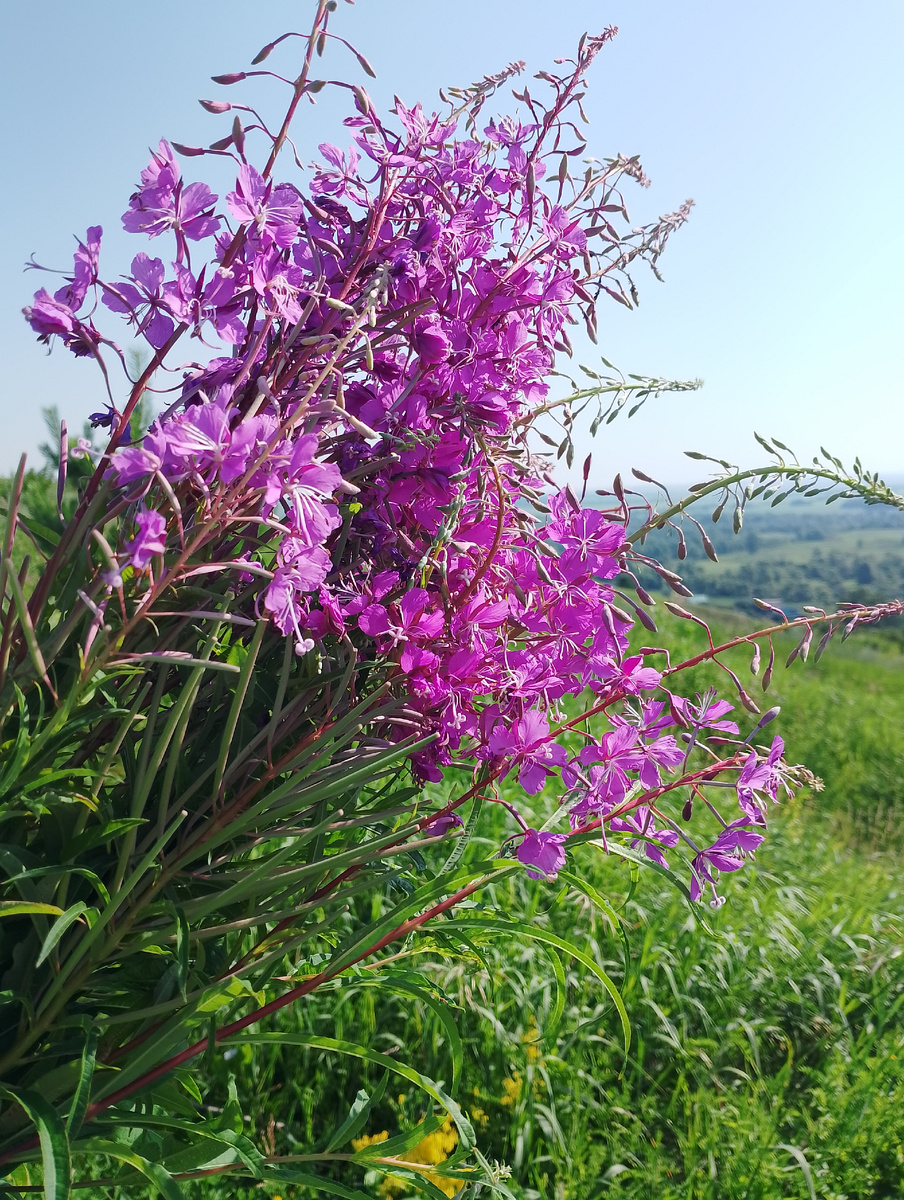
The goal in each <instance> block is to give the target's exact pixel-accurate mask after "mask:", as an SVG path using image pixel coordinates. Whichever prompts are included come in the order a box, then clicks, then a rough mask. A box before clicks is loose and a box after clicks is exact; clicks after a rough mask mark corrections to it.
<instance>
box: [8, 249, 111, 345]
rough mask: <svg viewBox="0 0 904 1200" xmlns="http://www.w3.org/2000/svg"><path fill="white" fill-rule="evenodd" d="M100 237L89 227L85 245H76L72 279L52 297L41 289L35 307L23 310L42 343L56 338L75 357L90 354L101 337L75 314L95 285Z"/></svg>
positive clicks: (36, 295)
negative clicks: (59, 339)
mask: <svg viewBox="0 0 904 1200" xmlns="http://www.w3.org/2000/svg"><path fill="white" fill-rule="evenodd" d="M102 233H103V230H102V229H101V227H100V225H92V226H91V228H90V229H89V230H88V232H87V234H86V237H85V241H84V242H79V244H78V250H76V252H75V254H74V256H73V271H72V275H71V276H69V278H68V279H67V282H66V283H65V285H64V286H63V287H61V288H58V289H57V291H56V292H54V294H53V295H52V296H51V295H50V293H49V292H48V291H47V289H46V288H41V290H40V291H39V292H36V293H35V298H34V303H33V304H31V305H29V306H28V307H26V308H24V309H23V310H22V312H23V314H24V316H25V320H26V321H27V322H28V323H29V325H30V326H31V327H32V329H33V330H34V331H35V333H36V334H37V335H38V337H39V339H40V340H41V341H42V342H49V340H50V338H51V337H53V336H54V335H56V336H57V337H59V338H61V339H62V341H63V343H64V345H66V346H67V347H68V348H69V349H70V350H72V352H73V353H74V354H75V355H77V356H84V355H86V354H90V353H92V351H93V348H94V347H96V346H97V343H98V340H99V336H100V335H99V334H98V332H97V330H96V329H95V328H94V326H93V325H92V324H91V322H90V321H83V320H80V319H79V318H78V317H77V316H76V313H77V312H78V310H79V309H80V308H81V307H82V305H83V304H84V302H85V297H86V296H87V294H88V289H89V288H90V287H91V286H92V285H93V284H94V283H96V282H97V261H98V257H99V255H100V239H101V235H102Z"/></svg>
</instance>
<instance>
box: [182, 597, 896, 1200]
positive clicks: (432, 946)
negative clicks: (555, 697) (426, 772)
mask: <svg viewBox="0 0 904 1200" xmlns="http://www.w3.org/2000/svg"><path fill="white" fill-rule="evenodd" d="M719 619H720V620H721V621H722V625H721V626H716V627H714V634H715V635H716V637H717V638H722V637H730V636H733V635H734V634H735V633H736V632H738V631H739V630H740V629H742V628H743V627H744V626H743V622H744V621H745V620H746V619H745V618H740V617H737V618H732V619H731V621H729V622H728V624H727V625H726V624H725V617H724V614H723V615H722V616H721V617H720V618H719ZM747 627H748V628H752V626H750V625H749V624H748V626H747ZM667 632H668V638H669V644H670V645H671V646H672V647H673V661H674V658H675V655H676V654H678V653H680V652H681V651H682V649H684V650H685V651H687V652H691V651H692V650H693V649H694V648H700V647H701V646H702V644H703V639H702V631H701V630H700V629H699V628H697V627H694V626H691V625H689V624H688V623H686V622H685V623H680V622H678V621H677V620H673V619H668V630H667ZM792 645H793V642H789V643H788V644H787V645H784V644H782V645H780V646H779V648H778V649H779V655H780V658H782V659H783V658H784V656H785V655H786V654H787V652H788V650H789V649H790V648H791V646H792ZM735 657H736V659H737V662H736V663H735V665H736V667H737V668H739V669H745V668H744V666H743V663H744V655H743V654H742V653H740V652H739V653H737V654H736V656H735ZM711 678H712V669H711V668H710V669H705V670H704V669H700V670H698V671H697V678H696V679H695V680H694V681H693V683H692V686H694V687H701V688H702V687H705V686H706V685H707V684H708V683H709V682H710V680H711ZM748 678H749V676H748ZM769 702H772V703H781V704H782V705H783V712H782V714H781V716H780V718H779V719H778V720H777V721H776V722H775V723H774V725H772V726H770V727H769V730H768V731H767V732H768V733H769V734H770V737H771V731H772V730H777V731H778V732H781V734H782V735H783V736H784V737H785V739H786V741H787V743H788V751H787V754H788V757H789V759H790V760H791V761H801V762H804V763H806V764H807V765H808V766H809V768H810V769H811V770H812V771H813V772H814V773H815V774H816V775H818V776H819V777H820V779H821V782H822V785H823V786H822V790H821V791H820V790H815V789H811V790H809V791H806V792H801V793H799V794H798V795H797V796H796V797H795V798H794V799H793V800H788V801H786V802H785V803H783V804H782V805H779V806H776V807H775V809H774V810H773V813H772V814H771V828H770V837H769V838H768V840H767V842H766V843H765V844H764V846H763V847H762V848H761V850H760V851H759V853H758V856H757V860H756V863H755V864H750V865H749V866H748V867H746V868H745V870H743V871H742V872H739V873H737V874H736V875H732V876H727V877H724V884H725V888H724V890H725V894H726V895H727V896H728V901H727V903H726V904H725V905H724V906H723V907H722V908H721V909H719V910H718V911H713V910H712V909H711V908H709V907H708V906H706V905H703V906H698V907H696V908H694V909H692V908H691V907H690V906H689V905H688V903H687V902H686V900H685V899H684V897H683V896H682V895H681V894H680V893H679V891H678V890H677V889H676V888H675V887H673V886H671V884H670V882H669V881H668V880H667V879H665V878H663V877H662V876H660V875H657V874H655V873H654V872H652V871H647V870H640V871H639V872H638V871H637V870H636V869H634V870H632V868H631V866H630V864H628V863H625V862H624V861H620V860H617V859H615V858H610V857H607V856H606V855H605V854H604V853H603V852H602V850H601V849H600V848H599V847H596V846H586V847H583V848H581V849H580V850H579V851H578V852H577V854H576V855H575V856H574V858H575V861H573V862H572V863H571V864H570V866H571V869H572V870H573V871H574V872H575V874H576V875H579V876H581V877H582V878H583V879H584V880H586V881H589V882H590V883H591V884H592V885H593V886H594V887H595V888H596V889H598V891H599V893H600V894H601V895H602V896H603V897H604V898H605V899H606V901H607V902H608V904H609V905H611V907H612V909H613V910H614V912H615V914H617V915H616V917H615V920H614V921H613V919H612V915H607V914H606V913H605V912H603V911H601V909H600V908H599V907H597V906H596V905H595V904H594V903H593V902H592V901H591V900H590V899H588V898H587V896H586V895H583V894H581V893H580V892H579V891H577V890H576V889H575V888H573V887H572V886H571V885H570V884H569V883H568V882H567V881H563V880H562V878H561V877H560V879H559V880H558V881H556V882H554V883H553V882H536V883H535V882H533V881H531V880H530V879H528V878H527V877H526V876H522V877H518V878H516V879H515V880H513V881H510V882H507V883H505V884H504V885H503V886H502V887H501V888H500V889H498V890H497V891H496V892H491V891H487V892H484V893H482V894H481V895H480V896H479V897H478V898H477V900H475V902H474V906H473V908H472V909H471V910H469V912H470V913H471V915H477V916H483V917H486V916H487V915H488V914H489V915H492V914H493V913H494V912H495V911H499V912H504V913H506V914H507V915H508V916H509V917H511V918H513V919H515V920H516V921H520V922H522V923H523V926H524V928H525V929H528V928H530V929H533V930H548V931H551V932H553V933H558V934H559V935H561V936H568V937H569V938H571V939H573V940H575V941H576V942H577V944H578V945H579V946H580V947H581V948H582V949H584V951H585V953H587V954H589V955H591V956H592V957H593V958H594V959H595V960H596V961H597V962H598V963H599V964H600V965H601V966H603V967H604V969H605V970H606V971H607V972H608V974H609V976H610V977H611V979H612V980H613V981H614V982H615V983H616V984H617V986H618V988H619V989H620V991H621V994H622V996H623V998H624V1002H625V1006H626V1008H627V1012H628V1015H629V1017H630V1022H631V1027H632V1041H631V1046H630V1050H629V1052H628V1054H627V1055H626V1054H625V1051H624V1045H623V1041H622V1032H621V1026H620V1023H619V1019H618V1017H617V1014H616V1012H615V1010H614V1007H613V1004H612V1002H611V1001H610V1000H609V997H608V996H607V994H606V992H605V991H604V990H603V989H602V988H601V987H600V985H599V983H598V982H596V981H595V980H594V979H593V978H592V977H591V976H589V973H588V972H587V971H586V970H585V969H584V968H582V967H581V966H580V965H579V964H575V963H569V962H568V961H564V960H563V968H564V970H563V973H562V974H561V976H560V977H559V978H558V979H557V978H556V974H557V972H556V969H555V964H554V963H553V962H552V960H551V959H550V957H549V956H548V955H547V954H546V953H545V951H544V950H543V948H542V946H541V945H540V944H538V943H537V942H536V941H534V940H530V939H529V938H528V937H524V938H523V939H522V938H512V939H510V940H508V941H506V942H500V941H499V939H496V940H493V939H492V938H490V937H489V936H487V935H486V934H485V933H483V932H482V931H481V930H479V929H477V928H475V931H474V933H473V934H472V935H471V936H469V937H467V938H464V936H463V935H461V934H460V932H456V933H455V935H454V937H453V936H451V935H450V936H448V937H444V936H443V933H442V925H441V924H439V925H438V926H437V928H436V931H435V933H434V935H433V936H432V937H430V938H426V937H425V938H421V939H419V940H417V941H415V942H412V943H411V944H410V945H409V946H408V947H407V949H406V951H405V952H404V953H406V954H408V955H409V956H410V957H411V960H412V962H416V963H417V964H418V967H419V969H421V970H425V969H426V970H428V971H429V974H430V977H431V979H432V981H433V990H432V993H431V994H430V997H429V1003H428V1002H426V1001H425V1000H423V999H415V998H414V997H413V996H412V995H410V994H405V993H404V992H401V993H400V992H399V991H398V990H396V991H394V992H389V991H387V990H386V989H385V988H383V987H381V983H380V977H379V972H378V970H377V969H370V970H361V971H360V972H359V974H358V975H357V976H356V977H354V978H346V979H344V980H343V981H341V982H340V983H338V984H337V985H336V986H335V988H334V990H332V991H331V992H325V993H322V994H318V997H317V998H316V999H315V1000H313V1001H310V1002H306V1003H305V1004H302V1005H298V1006H296V1008H295V1009H294V1010H293V1011H292V1012H291V1014H290V1015H287V1016H283V1017H281V1018H280V1022H281V1028H284V1029H285V1028H287V1027H289V1028H291V1029H292V1030H293V1031H295V1032H299V1033H304V1034H312V1033H313V1034H319V1035H323V1036H328V1037H331V1038H337V1039H339V1040H348V1041H349V1042H354V1043H356V1044H359V1045H361V1046H364V1047H366V1048H373V1049H377V1050H380V1051H383V1052H384V1053H389V1054H393V1053H394V1051H396V1050H399V1049H401V1048H402V1047H409V1048H410V1047H412V1046H418V1047H419V1048H420V1049H419V1055H418V1058H417V1059H416V1060H412V1061H413V1062H415V1065H416V1066H417V1068H418V1070H420V1071H421V1072H423V1073H424V1074H425V1075H427V1076H429V1077H431V1078H433V1079H434V1080H437V1081H440V1082H442V1083H443V1084H444V1086H446V1087H449V1086H451V1084H452V1080H453V1073H454V1072H455V1073H458V1074H459V1082H458V1084H457V1089H456V1095H457V1096H458V1098H459V1100H460V1102H461V1103H462V1105H463V1107H464V1108H465V1110H466V1111H467V1112H468V1113H469V1114H470V1117H471V1120H472V1122H473V1123H474V1125H475V1127H476V1129H477V1131H478V1134H479V1144H480V1146H481V1149H482V1152H483V1154H484V1155H485V1157H486V1158H487V1159H488V1160H489V1161H490V1162H492V1161H494V1160H495V1161H497V1162H499V1163H500V1164H505V1167H506V1168H508V1170H510V1172H511V1175H510V1177H509V1178H508V1179H507V1186H508V1187H509V1188H510V1190H511V1194H512V1195H513V1196H515V1197H518V1198H519V1200H522V1198H523V1200H534V1198H536V1200H541V1198H542V1200H596V1198H598V1197H599V1198H603V1197H608V1196H613V1197H614V1196H622V1197H636V1198H637V1200H650V1198H653V1197H655V1198H656V1200H678V1198H679V1197H680V1198H681V1200H772V1198H774V1197H802V1198H807V1197H809V1198H813V1197H818V1198H819V1200H866V1198H871V1200H890V1198H891V1197H894V1196H901V1195H904V1074H902V1064H904V884H902V881H901V871H900V862H901V859H900V854H901V848H902V845H904V655H899V654H898V653H897V652H896V651H895V650H894V649H893V648H892V650H891V651H889V648H888V646H887V643H883V641H882V640H881V639H877V638H875V637H873V636H871V635H870V634H869V633H864V634H863V636H862V637H861V638H860V640H859V641H858V638H857V637H854V638H852V639H851V641H849V642H848V643H846V644H845V645H844V646H839V647H837V648H836V647H830V649H829V650H828V651H827V652H826V654H825V655H824V657H823V658H822V659H821V661H820V662H819V663H812V662H810V663H808V664H806V665H802V664H800V663H795V664H794V666H793V667H792V668H791V669H790V670H788V671H785V670H784V669H783V668H778V669H777V672H776V676H775V679H774V681H773V685H772V688H771V689H770V692H769V694H768V698H767V703H769ZM511 786H513V787H514V786H515V785H514V784H512V785H511ZM503 816H504V813H502V812H501V811H499V810H498V809H497V810H487V809H485V810H484V816H483V820H484V824H483V825H482V827H481V830H480V833H481V836H480V837H479V838H475V841H474V843H472V846H471V847H469V851H468V853H469V854H473V855H475V856H479V855H480V853H481V850H482V849H489V848H491V847H492V846H494V845H497V844H498V840H499V837H500V835H501V833H502V830H503V828H505V825H504V821H503V820H502V818H503ZM481 843H482V845H481ZM680 870H681V867H680V865H679V864H677V863H676V864H675V867H674V873H675V874H676V875H677V874H679V873H680ZM378 903H379V902H378V901H375V904H378ZM314 966H316V964H312V967H314ZM456 1032H457V1035H458V1036H460V1039H461V1046H460V1048H459V1047H458V1045H457V1043H458V1037H457V1036H456ZM459 1056H460V1058H459ZM212 1066H213V1070H214V1073H215V1075H216V1076H217V1077H218V1081H217V1083H216V1085H215V1086H214V1087H213V1088H212V1090H211V1092H210V1094H209V1095H208V1096H207V1098H206V1099H207V1102H208V1103H210V1104H212V1105H215V1106H218V1105H224V1104H227V1103H229V1100H228V1090H227V1089H228V1088H229V1086H230V1082H229V1081H230V1080H231V1081H232V1083H233V1084H234V1085H235V1088H236V1090H235V1091H234V1092H233V1096H234V1097H237V1098H238V1100H239V1101H240V1104H239V1108H240V1109H241V1110H242V1112H243V1113H244V1114H254V1116H253V1118H250V1119H249V1118H248V1117H246V1118H245V1123H244V1128H245V1129H246V1131H252V1127H253V1132H254V1134H255V1135H256V1136H257V1138H258V1139H259V1144H261V1145H262V1146H263V1147H264V1148H265V1149H270V1150H271V1152H277V1153H290V1154H293V1153H294V1154H303V1153H304V1152H305V1151H306V1150H310V1148H311V1147H312V1146H315V1147H316V1146H318V1145H321V1144H323V1143H324V1142H325V1141H326V1140H328V1135H329V1131H332V1130H334V1129H335V1128H336V1127H337V1126H338V1125H340V1124H341V1123H342V1121H343V1120H344V1119H345V1118H346V1116H347V1115H348V1113H349V1110H350V1108H351V1107H352V1105H353V1104H354V1103H355V1101H356V1095H357V1097H358V1104H359V1106H360V1104H361V1103H362V1095H361V1089H363V1091H364V1092H366V1093H367V1094H368V1096H369V1097H370V1099H371V1100H373V1101H374V1103H373V1104H372V1107H371V1108H370V1110H369V1112H368V1114H367V1120H366V1122H365V1123H364V1124H363V1126H362V1127H361V1128H360V1129H357V1130H355V1138H356V1145H358V1146H360V1145H362V1144H367V1142H368V1141H369V1142H371V1143H373V1142H378V1141H380V1140H383V1139H386V1138H392V1137H394V1136H395V1135H396V1134H398V1133H399V1132H402V1131H404V1130H406V1129H408V1128H411V1127H412V1126H413V1125H414V1124H415V1123H416V1122H417V1121H419V1120H421V1119H422V1118H423V1117H424V1115H425V1108H424V1101H423V1097H422V1095H421V1094H419V1093H418V1092H416V1090H415V1089H413V1088H409V1087H406V1086H400V1081H399V1080H398V1079H397V1078H396V1077H392V1078H390V1079H389V1080H388V1081H386V1080H384V1079H383V1078H382V1077H381V1074H380V1073H379V1072H373V1073H368V1070H367V1069H366V1068H363V1067H362V1064H361V1062H360V1061H359V1060H358V1059H357V1058H343V1057H342V1056H335V1055H332V1056H330V1058H329V1059H327V1058H326V1057H325V1056H320V1055H318V1054H317V1053H315V1052H313V1051H310V1050H304V1051H302V1050H299V1051H298V1053H297V1055H291V1056H290V1057H289V1058H287V1057H286V1052H282V1054H281V1056H277V1055H276V1054H275V1053H271V1052H270V1050H269V1049H267V1048H263V1049H261V1048H255V1049H254V1050H252V1049H251V1048H250V1047H244V1048H242V1049H241V1050H240V1051H239V1052H238V1053H237V1054H236V1055H235V1056H234V1057H233V1058H231V1059H228V1060H225V1061H223V1060H221V1061H220V1062H219V1063H218V1064H212ZM233 1103H235V1101H233ZM239 1108H237V1109H236V1112H237V1113H238V1112H239ZM239 1120H240V1118H239ZM362 1139H364V1141H362ZM454 1141H455V1137H454V1132H452V1133H450V1132H449V1131H448V1130H445V1131H444V1130H442V1129H441V1130H439V1131H438V1132H437V1133H435V1134H433V1135H431V1137H429V1138H427V1139H426V1140H425V1142H424V1143H422V1145H421V1146H420V1147H419V1148H418V1150H417V1151H416V1153H415V1156H414V1161H419V1162H423V1163H424V1164H425V1166H424V1170H425V1171H429V1168H430V1166H431V1165H432V1166H434V1167H435V1166H437V1165H438V1164H439V1163H440V1162H441V1161H442V1160H443V1159H444V1158H445V1157H447V1156H448V1154H449V1153H450V1152H451V1151H452V1150H453V1148H454ZM407 1157H408V1158H409V1159H411V1155H408V1156H407ZM430 1178H431V1179H432V1181H433V1182H434V1184H435V1186H436V1187H437V1194H438V1195H450V1196H451V1195H455V1194H456V1191H455V1184H453V1183H451V1182H450V1181H448V1180H445V1179H443V1178H442V1176H441V1175H439V1174H434V1175H431V1176H430ZM336 1179H337V1181H338V1180H344V1181H345V1183H346V1184H349V1183H350V1182H351V1179H350V1177H349V1176H348V1175H347V1174H344V1173H343V1170H342V1165H341V1163H337V1166H336ZM183 1186H185V1185H183ZM193 1186H194V1189H195V1190H194V1194H195V1195H197V1196H198V1197H199V1198H200V1197H212V1196H217V1197H219V1196H225V1195H227V1194H229V1195H237V1194H245V1193H244V1192H243V1191H242V1186H241V1185H239V1184H238V1183H236V1182H231V1183H230V1184H229V1185H228V1187H227V1188H226V1190H223V1188H224V1185H223V1184H219V1185H214V1184H202V1183H198V1184H196V1185H193ZM358 1186H359V1188H360V1187H362V1184H361V1182H360V1177H359V1179H358ZM248 1188H249V1191H248V1193H247V1194H248V1195H252V1194H258V1193H256V1192H255V1191H254V1188H253V1185H251V1184H250V1183H249V1185H248ZM304 1194H305V1192H304V1190H303V1189H295V1190H293V1189H291V1188H290V1189H287V1190H286V1192H285V1196H284V1200H286V1197H289V1196H303V1195H304ZM363 1194H364V1195H367V1196H374V1197H392V1196H395V1197H400V1198H401V1197H404V1196H406V1195H409V1194H410V1193H409V1191H407V1190H406V1186H405V1184H404V1182H403V1181H402V1180H400V1179H397V1178H393V1177H392V1176H386V1175H385V1174H383V1175H378V1174H376V1173H374V1174H373V1175H371V1176H369V1177H368V1178H367V1179H366V1180H365V1181H364V1183H363ZM466 1195H467V1190H466V1191H465V1192H464V1193H463V1196H466Z"/></svg>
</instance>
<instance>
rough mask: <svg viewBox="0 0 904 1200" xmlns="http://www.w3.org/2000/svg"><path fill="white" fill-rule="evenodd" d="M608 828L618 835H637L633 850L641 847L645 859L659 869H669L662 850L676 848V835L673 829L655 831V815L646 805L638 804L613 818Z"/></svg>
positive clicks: (633, 842) (632, 843)
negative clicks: (650, 860) (656, 865)
mask: <svg viewBox="0 0 904 1200" xmlns="http://www.w3.org/2000/svg"><path fill="white" fill-rule="evenodd" d="M609 828H610V829H614V830H617V831H618V832H619V833H636V834H639V835H640V837H639V839H637V838H635V839H634V841H632V842H631V845H632V846H633V847H634V848H635V849H636V848H637V847H638V846H640V845H642V846H643V848H644V853H645V854H646V856H647V858H649V859H652V861H653V862H655V863H658V864H659V865H660V866H661V867H665V869H666V870H668V869H669V864H668V862H667V860H666V858H665V855H664V854H663V853H662V848H663V847H667V848H669V849H671V848H672V847H673V846H677V845H678V834H677V833H676V832H675V830H674V829H657V828H656V825H655V814H654V813H653V810H652V809H651V808H649V807H648V806H647V805H646V804H639V805H638V806H637V808H635V809H634V810H633V811H632V812H629V813H625V814H624V816H622V817H616V818H614V819H613V820H612V821H610V822H609Z"/></svg>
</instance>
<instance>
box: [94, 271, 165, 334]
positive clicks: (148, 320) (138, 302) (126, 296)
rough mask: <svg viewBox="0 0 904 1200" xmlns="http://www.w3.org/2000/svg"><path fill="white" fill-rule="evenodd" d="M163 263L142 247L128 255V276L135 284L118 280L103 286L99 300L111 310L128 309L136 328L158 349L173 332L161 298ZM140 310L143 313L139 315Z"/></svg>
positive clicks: (122, 311) (124, 310)
mask: <svg viewBox="0 0 904 1200" xmlns="http://www.w3.org/2000/svg"><path fill="white" fill-rule="evenodd" d="M164 274H165V272H164V268H163V263H162V262H161V260H160V259H159V258H150V257H149V256H148V255H147V254H145V253H144V251H143V250H142V251H141V252H140V253H138V254H136V255H135V257H134V258H133V259H132V279H133V280H134V283H135V284H137V287H136V286H133V284H131V283H120V284H117V285H116V288H115V289H114V288H112V287H110V286H105V287H104V294H103V302H104V304H105V305H106V306H107V308H109V309H111V310H112V311H113V312H118V313H128V314H129V317H130V320H131V322H132V324H134V325H136V326H137V332H138V333H141V334H144V336H145V337H146V338H147V340H148V341H149V342H150V343H151V345H152V346H153V347H154V348H155V349H156V350H159V349H160V347H161V346H162V345H164V343H165V342H166V340H167V338H168V337H169V336H170V334H171V333H172V332H173V328H174V325H173V319H172V317H171V316H170V315H169V312H168V305H167V303H166V301H165V300H164V298H163V279H164ZM142 310H143V314H144V315H142Z"/></svg>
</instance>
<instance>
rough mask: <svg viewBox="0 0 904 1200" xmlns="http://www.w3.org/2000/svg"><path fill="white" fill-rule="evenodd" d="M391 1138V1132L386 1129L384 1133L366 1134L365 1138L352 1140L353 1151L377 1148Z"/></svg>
mask: <svg viewBox="0 0 904 1200" xmlns="http://www.w3.org/2000/svg"><path fill="white" fill-rule="evenodd" d="M388 1137H389V1131H388V1130H386V1129H384V1130H383V1132H382V1133H372V1134H366V1133H365V1134H364V1136H363V1137H359V1138H352V1149H353V1150H354V1151H356V1152H357V1151H358V1150H366V1149H367V1147H368V1146H376V1145H378V1144H379V1143H380V1142H385V1141H386V1139H387V1138H388Z"/></svg>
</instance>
